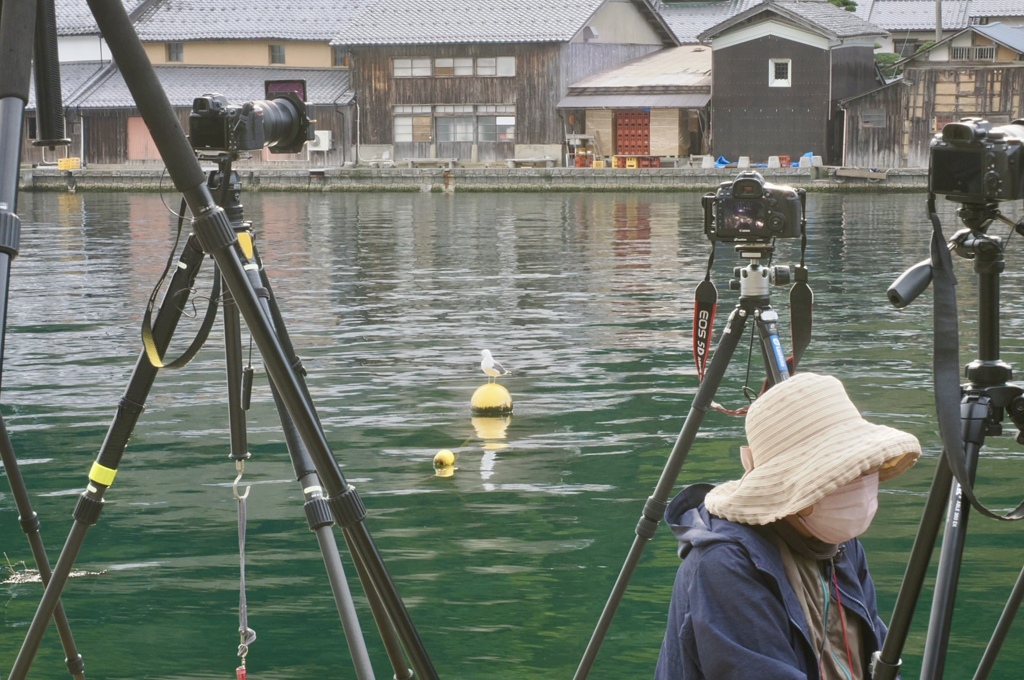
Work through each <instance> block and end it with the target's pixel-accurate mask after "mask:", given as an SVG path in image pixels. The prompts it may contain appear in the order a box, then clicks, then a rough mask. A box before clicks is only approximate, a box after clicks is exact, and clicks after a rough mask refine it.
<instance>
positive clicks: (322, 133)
mask: <svg viewBox="0 0 1024 680" xmlns="http://www.w3.org/2000/svg"><path fill="white" fill-rule="evenodd" d="M314 135H316V136H315V137H313V139H311V140H309V141H308V142H306V148H307V149H309V150H310V151H329V150H330V148H331V131H330V130H317V131H316V132H315V133H314Z"/></svg>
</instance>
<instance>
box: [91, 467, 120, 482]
mask: <svg viewBox="0 0 1024 680" xmlns="http://www.w3.org/2000/svg"><path fill="white" fill-rule="evenodd" d="M116 474H117V470H115V469H114V468H108V467H106V466H105V465H100V464H99V463H93V464H92V469H91V470H89V479H91V480H92V481H94V482H96V483H97V484H102V485H103V486H110V485H112V484H113V483H114V476H115V475H116Z"/></svg>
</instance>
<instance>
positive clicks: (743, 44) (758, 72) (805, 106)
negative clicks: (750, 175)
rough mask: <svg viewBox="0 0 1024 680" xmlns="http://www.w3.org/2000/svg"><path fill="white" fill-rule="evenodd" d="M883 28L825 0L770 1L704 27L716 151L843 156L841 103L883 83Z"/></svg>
mask: <svg viewBox="0 0 1024 680" xmlns="http://www.w3.org/2000/svg"><path fill="white" fill-rule="evenodd" d="M883 35H885V32H884V31H882V30H881V29H879V28H878V27H876V26H874V25H872V24H869V23H867V22H866V21H862V20H861V19H858V18H857V17H856V16H854V15H853V14H851V13H849V12H846V11H844V10H841V9H839V8H838V7H835V6H834V5H832V4H830V3H828V2H826V1H824V0H822V1H821V2H815V1H813V0H810V1H802V2H794V1H791V0H787V1H784V2H766V3H764V4H761V5H758V6H756V7H753V8H751V9H749V10H747V11H745V12H742V13H740V14H737V15H735V16H733V17H731V18H729V19H727V20H725V21H723V22H722V23H720V24H718V25H717V26H714V27H713V28H711V29H709V30H707V31H705V32H704V33H703V34H701V36H700V38H701V40H704V41H710V42H711V48H712V84H711V127H712V149H713V153H714V154H715V155H717V156H724V157H725V158H726V159H728V160H733V161H735V160H736V159H737V158H739V157H740V156H747V157H749V158H750V160H751V161H752V162H764V161H765V160H766V159H767V158H768V157H769V156H789V157H790V158H791V159H794V160H795V159H797V158H799V157H800V156H802V155H804V154H806V153H811V154H813V155H815V156H821V157H822V159H823V160H824V162H825V164H835V163H838V162H840V160H841V158H842V149H843V112H842V110H841V109H840V108H839V106H838V103H839V101H840V100H841V99H845V98H847V97H851V96H853V95H855V94H859V93H862V92H865V91H868V90H871V89H874V88H877V87H878V86H879V85H880V82H881V81H880V80H879V79H878V77H877V70H876V68H875V62H874V56H873V52H874V42H875V39H876V38H879V37H881V36H883Z"/></svg>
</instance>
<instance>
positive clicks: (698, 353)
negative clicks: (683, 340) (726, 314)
mask: <svg viewBox="0 0 1024 680" xmlns="http://www.w3.org/2000/svg"><path fill="white" fill-rule="evenodd" d="M714 262H715V246H714V245H713V244H712V246H711V257H710V258H708V269H707V272H706V273H705V274H704V280H703V281H701V282H700V283H699V284H697V290H695V291H694V293H693V361H694V363H695V364H697V379H698V380H699V381H700V382H704V371H705V370H706V369H707V363H708V355H710V354H711V334H712V331H713V330H714V327H715V311H716V310H717V308H718V289H717V288H715V284H714V283H712V282H711V265H713V264H714Z"/></svg>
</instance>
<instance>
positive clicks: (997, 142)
mask: <svg viewBox="0 0 1024 680" xmlns="http://www.w3.org/2000/svg"><path fill="white" fill-rule="evenodd" d="M930 151H931V158H930V161H929V167H928V190H929V191H930V192H931V193H933V194H938V195H944V196H946V198H948V199H950V200H954V201H960V202H961V203H990V202H994V201H1015V200H1017V199H1019V198H1024V167H1022V166H1024V119H1019V120H1015V121H1013V122H1012V123H1010V124H1009V125H1004V126H1001V127H993V126H992V124H991V123H990V122H988V121H987V120H984V119H982V118H963V119H961V120H960V121H959V122H956V123H949V124H948V125H946V126H944V127H943V128H942V132H939V133H937V134H936V135H935V137H934V138H933V139H932V142H931V146H930Z"/></svg>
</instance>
